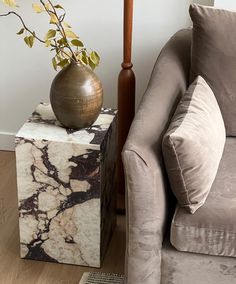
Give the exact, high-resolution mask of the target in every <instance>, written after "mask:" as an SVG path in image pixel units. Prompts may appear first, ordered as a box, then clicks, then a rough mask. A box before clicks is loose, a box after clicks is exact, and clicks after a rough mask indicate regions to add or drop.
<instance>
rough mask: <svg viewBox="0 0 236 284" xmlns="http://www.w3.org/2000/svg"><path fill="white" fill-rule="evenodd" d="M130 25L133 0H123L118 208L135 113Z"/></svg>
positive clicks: (121, 198)
mask: <svg viewBox="0 0 236 284" xmlns="http://www.w3.org/2000/svg"><path fill="white" fill-rule="evenodd" d="M132 26H133V0H124V54H123V63H122V64H121V66H122V70H121V72H120V74H119V78H118V209H124V208H125V205H124V195H125V181H124V180H125V179H124V169H123V164H122V159H121V151H122V148H123V146H124V143H125V141H126V138H127V135H128V132H129V128H130V125H131V123H132V120H133V118H134V113H135V75H134V72H133V70H132V67H133V64H132V62H131V53H132ZM119 201H120V202H119Z"/></svg>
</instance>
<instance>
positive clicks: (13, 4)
mask: <svg viewBox="0 0 236 284" xmlns="http://www.w3.org/2000/svg"><path fill="white" fill-rule="evenodd" d="M2 2H3V3H4V4H6V5H8V6H10V7H16V6H17V5H16V1H15V0H2Z"/></svg>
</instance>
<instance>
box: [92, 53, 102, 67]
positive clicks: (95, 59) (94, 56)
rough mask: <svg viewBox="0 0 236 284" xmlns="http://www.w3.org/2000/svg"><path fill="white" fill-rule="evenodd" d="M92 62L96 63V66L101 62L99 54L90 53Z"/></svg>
mask: <svg viewBox="0 0 236 284" xmlns="http://www.w3.org/2000/svg"><path fill="white" fill-rule="evenodd" d="M89 58H90V60H91V61H92V62H93V63H94V65H95V66H97V65H98V64H99V62H100V57H99V55H98V54H97V52H95V51H92V52H91V53H90V56H89Z"/></svg>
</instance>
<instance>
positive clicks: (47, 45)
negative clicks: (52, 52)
mask: <svg viewBox="0 0 236 284" xmlns="http://www.w3.org/2000/svg"><path fill="white" fill-rule="evenodd" d="M51 43H52V42H51V40H49V39H46V40H45V46H46V47H49V46H50V45H51Z"/></svg>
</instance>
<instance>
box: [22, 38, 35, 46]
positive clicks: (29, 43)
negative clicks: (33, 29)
mask: <svg viewBox="0 0 236 284" xmlns="http://www.w3.org/2000/svg"><path fill="white" fill-rule="evenodd" d="M24 41H25V43H26V44H27V45H28V47H30V48H31V47H32V46H33V44H34V37H33V36H26V37H25V38H24Z"/></svg>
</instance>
